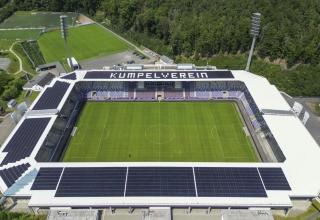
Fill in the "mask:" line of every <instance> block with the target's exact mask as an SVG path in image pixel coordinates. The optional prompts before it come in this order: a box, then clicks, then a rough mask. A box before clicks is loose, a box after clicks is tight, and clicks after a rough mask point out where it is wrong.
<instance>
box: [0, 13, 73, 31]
mask: <svg viewBox="0 0 320 220" xmlns="http://www.w3.org/2000/svg"><path fill="white" fill-rule="evenodd" d="M60 15H67V16H68V20H67V21H68V24H69V25H74V24H75V21H76V19H77V18H78V13H73V12H35V11H31V12H30V11H18V12H16V13H14V14H13V15H12V16H10V17H9V18H7V19H6V20H4V21H3V22H2V23H1V24H0V28H31V27H33V28H39V27H46V28H49V27H59V26H60Z"/></svg>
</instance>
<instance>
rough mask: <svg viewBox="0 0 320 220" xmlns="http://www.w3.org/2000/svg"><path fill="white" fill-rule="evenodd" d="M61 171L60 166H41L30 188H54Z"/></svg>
mask: <svg viewBox="0 0 320 220" xmlns="http://www.w3.org/2000/svg"><path fill="white" fill-rule="evenodd" d="M61 172H62V168H61V167H47V168H41V169H40V170H39V172H38V174H37V177H36V179H35V180H34V182H33V185H32V187H31V190H55V189H56V188H57V184H58V181H59V179H60V176H61Z"/></svg>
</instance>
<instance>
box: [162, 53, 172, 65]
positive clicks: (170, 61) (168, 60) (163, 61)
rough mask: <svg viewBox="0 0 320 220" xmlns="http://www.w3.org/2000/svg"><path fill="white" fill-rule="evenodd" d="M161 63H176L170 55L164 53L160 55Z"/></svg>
mask: <svg viewBox="0 0 320 220" xmlns="http://www.w3.org/2000/svg"><path fill="white" fill-rule="evenodd" d="M159 61H160V63H162V64H174V61H173V59H171V58H169V57H167V56H164V55H162V56H161V57H160V60H159Z"/></svg>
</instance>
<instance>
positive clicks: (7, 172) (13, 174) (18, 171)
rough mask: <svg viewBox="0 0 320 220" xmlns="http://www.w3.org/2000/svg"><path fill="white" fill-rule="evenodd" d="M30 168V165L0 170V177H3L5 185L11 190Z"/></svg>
mask: <svg viewBox="0 0 320 220" xmlns="http://www.w3.org/2000/svg"><path fill="white" fill-rule="evenodd" d="M29 167H30V164H28V163H27V164H21V165H18V166H14V167H10V168H8V169H4V170H0V176H1V177H2V179H3V181H4V183H5V184H6V185H7V187H8V188H9V187H10V186H12V185H13V184H14V183H15V182H16V180H17V179H19V177H21V175H22V174H23V173H24V172H26V170H27V169H28V168H29Z"/></svg>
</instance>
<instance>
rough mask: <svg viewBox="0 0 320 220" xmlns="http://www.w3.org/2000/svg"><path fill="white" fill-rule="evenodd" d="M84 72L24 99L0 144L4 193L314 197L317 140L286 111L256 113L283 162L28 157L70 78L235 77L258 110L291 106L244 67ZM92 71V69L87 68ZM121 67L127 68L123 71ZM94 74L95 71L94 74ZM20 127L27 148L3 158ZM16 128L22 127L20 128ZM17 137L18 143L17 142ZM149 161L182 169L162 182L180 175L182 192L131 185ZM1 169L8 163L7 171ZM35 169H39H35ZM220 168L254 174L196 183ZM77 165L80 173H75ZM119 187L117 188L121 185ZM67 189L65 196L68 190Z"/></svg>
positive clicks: (217, 202) (50, 201)
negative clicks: (218, 184)
mask: <svg viewBox="0 0 320 220" xmlns="http://www.w3.org/2000/svg"><path fill="white" fill-rule="evenodd" d="M90 72H91V73H90V74H88V75H87V72H86V71H75V72H74V73H70V74H69V75H65V76H62V77H60V78H56V79H54V80H53V81H52V82H51V84H50V85H49V86H46V87H45V89H44V90H43V91H42V92H41V94H40V95H39V96H38V97H37V99H36V100H35V102H34V103H33V104H32V105H31V107H30V110H29V114H28V113H27V114H25V116H24V117H23V118H22V120H21V121H20V122H19V123H18V125H17V126H16V128H15V129H14V130H13V132H12V133H11V134H10V136H9V137H8V139H7V140H6V142H5V143H4V144H3V146H2V147H1V149H0V152H1V153H0V162H1V164H2V166H1V167H0V176H1V178H0V189H1V191H2V192H4V195H8V196H28V197H31V200H30V202H29V205H30V206H86V207H88V206H92V207H93V206H109V205H116V206H152V205H164V206H168V205H174V206H186V205H190V206H217V207H230V206H237V207H290V206H291V201H290V198H293V197H314V196H316V195H317V194H318V193H319V189H320V172H319V171H318V165H319V164H318V161H319V158H320V148H319V146H318V145H317V143H316V142H315V140H314V139H313V138H312V136H311V135H310V134H309V132H308V131H307V130H306V128H305V127H304V125H303V124H302V122H301V121H300V120H299V118H298V117H296V116H295V115H294V114H292V115H290V114H287V115H283V114H282V115H277V114H265V115H263V118H264V119H265V121H266V123H267V125H268V126H269V128H270V130H271V131H272V134H273V135H274V137H275V139H276V141H277V142H278V144H279V146H280V148H281V150H282V151H283V153H284V155H285V157H286V160H285V161H284V162H283V163H221V162H212V163H189V162H179V163H173V162H170V163H168V162H163V163H162V162H156V163H154V162H152V163H149V162H134V163H131V162H125V163H124V162H121V163H120V162H119V163H107V162H106V163H85V162H84V163H66V162H52V163H38V162H36V161H35V159H34V158H35V156H36V154H37V152H38V151H39V149H40V147H41V145H42V143H43V142H44V139H45V137H46V136H47V134H48V133H49V130H50V128H51V127H52V125H53V123H54V121H55V119H56V118H57V112H58V111H60V110H61V109H62V107H63V105H64V103H65V101H66V100H67V98H68V96H69V94H70V92H71V90H72V88H73V86H74V85H75V83H76V82H78V81H92V80H96V81H164V80H169V81H219V80H230V81H233V80H238V81H243V82H244V83H245V85H246V86H247V88H248V90H249V92H250V93H251V95H252V97H253V99H254V100H255V102H256V104H257V106H258V108H259V109H260V110H261V111H262V110H266V109H267V110H270V111H271V112H272V111H286V112H289V111H291V108H290V106H289V105H288V104H287V103H286V101H285V100H284V98H283V97H282V96H281V94H280V92H279V91H278V90H277V88H276V87H275V86H273V85H271V84H270V83H269V82H268V81H267V80H266V79H265V78H263V77H261V76H258V75H255V74H252V73H249V72H245V71H227V70H217V71H216V70H210V71H209V70H208V71H206V70H202V71H199V70H189V71H177V70H166V71H162V70H141V71H136V72H135V71H130V72H129V71H105V70H103V71H102V70H101V71H97V70H95V71H90ZM92 72H93V73H94V74H93V75H92ZM108 72H113V73H114V72H116V73H117V74H113V76H114V77H115V78H113V77H111V74H109V73H108ZM124 73H126V74H124ZM129 73H134V74H131V75H128V74H129ZM138 73H140V75H139V76H140V78H138ZM121 74H122V75H121ZM99 75H100V76H103V77H102V78H99ZM89 76H90V77H89ZM91 77H92V78H93V79H92V78H91ZM149 77H151V78H149ZM89 78H90V79H89ZM55 88H56V89H55ZM44 97H49V98H44ZM52 109H53V110H52ZM48 110H49V111H48ZM32 111H35V112H36V114H32V113H30V112H32ZM270 111H269V112H270ZM42 112H43V115H42ZM33 120H35V121H36V123H40V124H41V125H40V126H38V125H37V126H32V125H31V127H30V125H29V124H28V123H29V122H30V121H33ZM42 122H43V123H42ZM25 127H27V130H29V131H32V132H34V133H35V134H34V135H32V138H31V139H30V138H29V139H26V140H27V142H26V143H28V144H29V145H30V146H29V148H28V150H27V151H23V152H22V154H21V155H19V156H16V155H15V156H14V157H10V158H11V160H8V159H7V158H8V157H9V155H10V149H13V148H11V147H10V149H9V147H8V146H10V145H12V143H15V141H17V140H19V137H18V136H17V135H18V134H19V136H20V134H21V132H22V134H24V132H25V131H24V129H25ZM34 128H36V129H34ZM21 129H23V131H22V130H21ZM38 129H40V130H41V131H42V132H38ZM28 134H29V133H28V132H27V133H26V134H24V135H25V137H26V138H27V137H28ZM21 137H22V136H21ZM20 139H21V140H20V141H23V140H24V139H23V140H22V138H20ZM20 144H22V145H24V142H22V143H20ZM22 145H21V146H22ZM15 146H16V145H15ZM8 149H9V150H8ZM23 149H24V148H23ZM14 152H15V151H14ZM79 167H80V168H85V170H86V171H85V172H84V171H83V169H82V170H81V171H79ZM92 167H95V168H94V170H102V171H101V172H102V174H103V175H106V176H105V177H103V176H99V175H98V176H94V175H95V174H94V173H95V172H92ZM98 167H99V168H98ZM147 167H149V168H147ZM150 167H153V170H152V172H151V173H158V174H159V175H164V178H167V179H168V178H169V176H168V175H169V174H171V175H173V176H179V175H176V172H178V173H184V176H183V177H179V178H181V179H177V180H176V182H175V183H174V184H173V185H170V184H169V183H166V184H167V185H166V186H167V187H168V188H167V190H171V192H174V191H175V190H176V188H175V187H177V186H176V183H177V182H178V183H179V181H181V182H183V184H186V182H187V183H188V184H189V185H188V184H187V185H183V189H184V190H185V191H183V192H182V193H183V196H179V195H177V194H175V195H174V196H172V195H171V196H168V195H169V194H168V193H170V192H166V191H163V192H161V193H160V194H159V192H153V193H151V195H147V194H143V193H146V192H145V191H144V190H140V191H139V190H137V187H138V186H135V185H134V183H136V184H137V183H138V185H141V184H142V185H143V183H141V182H139V181H140V180H139V172H141V169H145V170H144V171H143V173H144V175H145V174H146V173H148V172H149V171H148V169H150ZM159 167H162V168H159ZM50 168H51V169H50ZM230 168H232V169H233V171H232V172H231V171H230V170H232V169H230ZM266 168H268V169H266ZM272 168H273V169H272ZM279 168H280V169H279ZM9 169H11V172H10V171H9ZM146 169H147V170H146ZM39 170H41V171H40V173H39V175H38V176H37V174H38V172H39ZM163 170H165V171H163ZM226 170H228V171H230V172H228V173H234V174H232V175H233V176H232V175H231V176H230V177H229V179H228V181H229V183H232V184H234V186H235V188H236V185H237V184H236V183H235V182H232V181H233V178H243V179H246V178H247V177H248V176H246V175H248V173H251V176H250V178H253V179H254V181H255V182H254V183H252V184H253V185H252V186H251V188H250V189H248V188H247V185H250V184H245V185H244V186H243V187H244V188H245V189H243V188H241V186H240V188H238V189H239V190H238V191H236V192H235V194H234V195H232V196H230V195H228V194H217V192H211V191H210V190H209V191H207V190H208V189H206V187H205V185H206V183H203V184H204V185H202V182H201V181H204V180H203V176H202V173H204V174H203V175H205V176H206V178H207V179H206V178H205V180H206V181H209V184H214V181H215V177H212V178H211V179H210V175H213V173H215V172H218V174H221V173H223V172H225V171H226ZM281 170H282V171H283V173H282V171H281ZM8 172H9V174H8ZM79 172H80V173H81V174H80V177H79ZM12 173H14V174H12ZM41 173H42V174H41ZM206 173H209V174H210V175H209V174H208V175H206ZM40 174H41V175H40ZM270 175H271V176H272V175H273V176H277V182H273V181H272V179H273V178H272V177H271V178H270ZM283 175H284V176H285V177H284V180H285V179H287V181H288V183H289V185H287V184H286V181H278V180H279V178H280V179H282V178H283ZM36 178H37V184H36V185H34V186H33V189H31V187H32V185H33V182H34V180H35V179H36ZM39 178H40V180H39ZM41 178H42V179H41ZM79 178H80V179H79ZM81 178H83V179H81ZM91 178H98V179H99V178H106V179H109V178H110V179H112V180H113V181H109V182H108V181H107V182H105V183H104V185H103V186H104V187H110V188H109V189H112V190H113V192H114V194H113V195H111V194H110V191H108V192H106V194H102V195H98V194H99V192H96V193H94V189H95V188H96V187H99V186H97V185H94V184H96V183H97V182H95V183H91V182H90V181H91ZM145 178H147V177H145ZM72 180H76V182H77V183H79V184H80V183H81V187H84V188H85V189H86V191H88V192H91V193H92V194H90V193H89V194H83V191H81V190H82V189H81V187H80V188H78V189H77V187H75V185H72V184H71V185H70V181H71V182H72ZM82 180H85V181H82ZM98 182H99V181H98ZM43 183H45V185H43ZM115 183H117V184H115ZM132 184H133V185H132ZM168 184H169V185H168ZM70 186H71V188H74V189H71V191H70ZM68 187H69V188H68ZM119 187H120V188H119ZM121 187H124V188H123V189H122V188H121ZM144 187H145V189H146V191H147V189H148V188H147V187H149V188H150V189H153V187H155V188H154V189H157V186H154V185H144ZM225 187H228V186H225ZM103 189H105V188H103ZM72 190H74V191H72ZM77 190H78V191H77ZM201 190H202V191H201ZM225 190H226V191H228V190H231V188H226V189H225ZM241 190H249V193H252V192H254V193H255V194H250V196H243V194H241V192H242V191H241ZM202 192H205V195H206V196H201V193H202ZM245 192H246V191H245ZM72 193H75V194H72ZM157 193H158V194H157ZM175 193H177V192H175ZM237 193H239V194H237ZM71 194H72V197H71V196H70V195H71ZM44 195H45V196H44ZM155 195H156V196H155ZM145 196H148V199H146V198H145ZM213 198H214V199H213Z"/></svg>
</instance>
